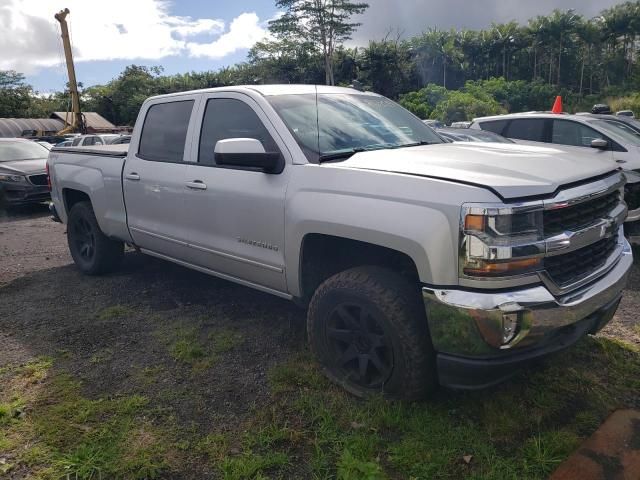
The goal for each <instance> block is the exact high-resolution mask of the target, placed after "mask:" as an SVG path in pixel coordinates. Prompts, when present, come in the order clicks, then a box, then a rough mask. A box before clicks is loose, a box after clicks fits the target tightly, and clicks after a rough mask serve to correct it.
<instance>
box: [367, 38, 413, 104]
mask: <svg viewBox="0 0 640 480" xmlns="http://www.w3.org/2000/svg"><path fill="white" fill-rule="evenodd" d="M357 59H358V62H359V63H358V65H359V68H360V74H359V76H358V80H360V81H361V82H362V83H363V84H364V85H366V86H367V87H369V88H371V90H373V91H374V92H376V93H379V94H381V95H384V96H385V97H391V98H397V97H398V95H399V94H401V93H403V92H407V91H410V90H414V89H416V88H420V82H419V81H418V75H417V73H416V69H415V63H414V62H413V60H412V58H411V50H410V46H409V44H408V43H406V42H402V41H400V38H399V35H397V36H396V38H394V39H389V36H387V37H385V38H384V39H383V40H382V41H379V42H374V41H370V42H369V45H368V46H367V47H365V48H363V49H362V50H361V51H360V54H359V55H358V57H357Z"/></svg>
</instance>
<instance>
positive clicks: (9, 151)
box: [0, 141, 49, 162]
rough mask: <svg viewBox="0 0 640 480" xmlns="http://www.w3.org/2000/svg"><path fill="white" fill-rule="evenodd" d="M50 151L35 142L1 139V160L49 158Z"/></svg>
mask: <svg viewBox="0 0 640 480" xmlns="http://www.w3.org/2000/svg"><path fill="white" fill-rule="evenodd" d="M48 155H49V151H48V150H47V149H46V148H44V147H43V146H42V145H40V144H38V143H35V142H3V141H0V162H13V161H16V160H32V159H36V158H47V156H48Z"/></svg>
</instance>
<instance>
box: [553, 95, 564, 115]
mask: <svg viewBox="0 0 640 480" xmlns="http://www.w3.org/2000/svg"><path fill="white" fill-rule="evenodd" d="M551 113H562V97H561V96H560V95H558V96H557V97H556V101H555V102H553V108H552V109H551Z"/></svg>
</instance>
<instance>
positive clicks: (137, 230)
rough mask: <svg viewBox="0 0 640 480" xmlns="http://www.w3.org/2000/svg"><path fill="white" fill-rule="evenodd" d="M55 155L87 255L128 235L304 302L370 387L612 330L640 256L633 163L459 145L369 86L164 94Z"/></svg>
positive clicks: (438, 376) (66, 210) (321, 356)
mask: <svg viewBox="0 0 640 480" xmlns="http://www.w3.org/2000/svg"><path fill="white" fill-rule="evenodd" d="M48 168H49V172H50V179H51V182H52V192H51V193H52V198H53V201H54V205H55V211H56V214H57V215H58V216H59V218H60V219H61V220H62V221H63V222H64V223H66V224H67V236H68V242H69V248H70V251H71V254H72V256H73V259H74V261H75V263H76V264H77V266H78V267H79V268H80V270H82V271H83V272H85V273H87V274H90V275H96V274H101V273H105V272H108V271H110V270H112V269H114V268H116V267H117V265H118V263H119V262H120V260H121V259H122V257H123V247H124V244H128V245H131V246H133V247H135V248H136V249H138V250H139V251H141V252H143V253H146V254H149V255H153V256H155V257H159V258H162V259H166V260H169V261H172V262H175V263H178V264H180V265H184V266H186V267H189V268H193V269H195V270H199V271H201V272H205V273H208V274H211V275H215V276H218V277H221V278H224V279H227V280H231V281H234V282H238V283H240V284H242V285H246V286H249V287H253V288H257V289H259V290H262V291H265V292H268V293H272V294H274V295H278V296H280V297H283V298H286V299H291V300H294V301H296V302H298V303H300V304H301V305H304V306H305V307H308V323H307V327H308V328H307V329H308V339H309V343H310V346H311V349H312V351H313V353H314V354H315V355H316V357H317V358H318V360H319V362H320V364H321V365H322V366H323V369H324V371H325V372H326V374H327V375H328V376H329V377H330V378H331V379H332V380H334V381H335V382H337V383H339V384H340V385H342V386H344V387H345V388H346V389H348V390H349V391H351V392H353V393H354V394H357V395H367V394H369V393H372V392H383V393H384V394H386V395H389V396H390V397H403V398H411V399H415V398H421V397H425V396H426V395H428V394H429V392H431V391H432V390H433V389H434V388H435V387H436V386H437V385H438V384H440V385H445V386H449V387H456V388H480V387H485V386H488V385H492V384H495V383H497V382H500V381H502V380H504V379H506V378H507V377H509V376H510V375H511V374H513V373H514V372H515V371H516V370H517V368H518V367H520V366H523V365H525V364H527V363H529V362H531V361H533V360H535V359H537V358H540V357H543V356H546V355H548V354H550V353H553V352H556V351H558V350H560V349H563V348H565V347H567V346H569V345H571V344H573V343H574V342H576V341H577V340H578V339H580V338H581V337H582V336H584V335H586V334H590V333H591V334H592V333H595V332H597V331H598V330H600V329H601V328H602V327H603V326H604V325H605V324H606V323H607V322H608V321H609V320H610V319H611V318H612V316H613V314H614V312H615V311H616V308H617V306H618V303H619V301H620V298H621V295H622V290H623V288H624V286H625V283H626V280H627V275H628V272H629V269H630V267H631V264H632V254H631V249H630V247H629V244H628V243H627V241H626V240H625V238H624V235H623V234H622V224H623V222H624V219H625V217H626V214H627V207H626V205H625V203H624V201H623V198H622V192H623V186H624V177H623V174H622V173H620V172H619V171H618V170H615V169H614V167H612V166H609V165H606V164H603V162H599V161H595V160H593V161H592V160H589V159H585V158H582V157H579V156H572V155H571V154H570V153H567V154H562V155H558V152H557V151H556V150H552V149H545V148H540V147H535V146H527V145H516V144H497V143H491V144H489V143H487V144H483V143H469V144H451V143H443V142H442V140H441V138H440V137H439V136H438V135H437V134H436V133H435V132H434V131H433V130H431V129H430V128H429V127H427V126H425V125H424V124H423V123H422V122H421V121H420V120H419V119H418V118H416V117H414V116H413V115H412V114H410V113H409V112H407V111H406V110H404V109H403V108H401V107H400V106H398V105H397V104H395V103H394V102H392V101H390V100H388V99H386V98H384V97H381V96H379V95H376V94H373V93H363V92H358V91H355V90H351V89H344V88H335V87H315V86H303V85H300V86H295V85H282V86H277V85H273V86H248V87H228V88H219V89H210V90H200V91H194V92H186V93H179V94H172V95H164V96H159V97H153V98H150V99H148V100H147V101H146V102H145V103H144V105H143V106H142V109H141V110H140V114H139V116H138V121H137V123H136V125H135V128H134V132H133V136H132V138H131V143H130V145H117V146H105V147H91V148H55V149H53V150H52V152H51V154H50V157H49V161H48Z"/></svg>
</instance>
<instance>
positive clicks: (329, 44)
mask: <svg viewBox="0 0 640 480" xmlns="http://www.w3.org/2000/svg"><path fill="white" fill-rule="evenodd" d="M276 6H277V7H278V8H281V9H283V10H284V14H283V15H282V16H280V17H278V18H276V19H275V20H271V21H270V22H269V31H270V32H271V33H272V34H273V35H274V37H275V38H276V39H278V40H280V41H284V40H288V41H297V42H299V43H307V42H308V43H310V44H311V45H313V46H314V48H315V49H317V51H319V52H321V54H322V58H323V60H324V71H325V83H326V84H327V85H334V84H335V78H334V52H335V51H336V48H338V47H339V46H340V45H342V44H343V43H344V42H345V41H346V40H349V39H351V35H352V34H353V32H354V31H355V30H356V28H357V27H359V26H360V24H359V23H356V22H352V21H351V20H350V19H351V17H352V16H354V15H358V14H361V13H363V12H364V11H365V10H366V9H367V8H368V7H369V5H368V4H366V3H360V2H351V1H348V0H277V1H276Z"/></svg>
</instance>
